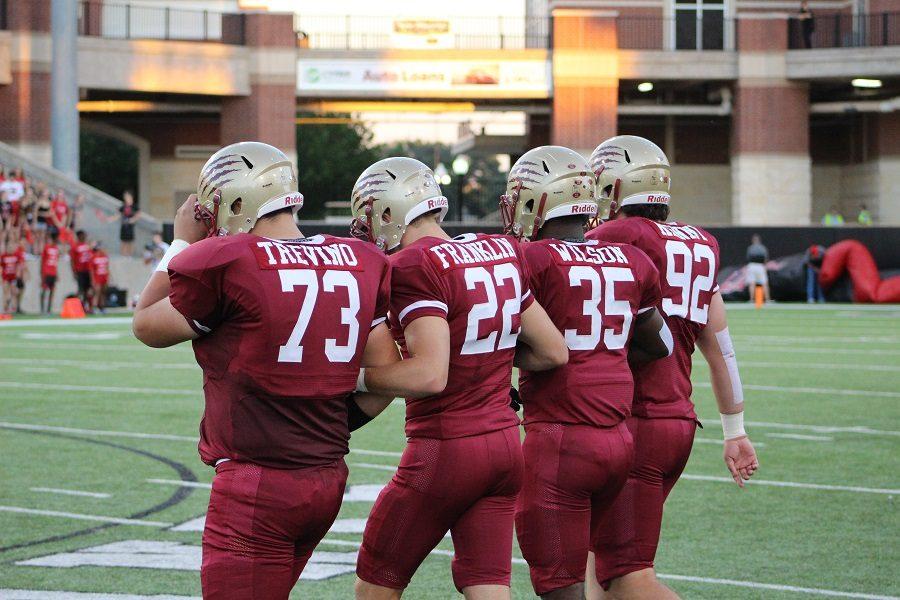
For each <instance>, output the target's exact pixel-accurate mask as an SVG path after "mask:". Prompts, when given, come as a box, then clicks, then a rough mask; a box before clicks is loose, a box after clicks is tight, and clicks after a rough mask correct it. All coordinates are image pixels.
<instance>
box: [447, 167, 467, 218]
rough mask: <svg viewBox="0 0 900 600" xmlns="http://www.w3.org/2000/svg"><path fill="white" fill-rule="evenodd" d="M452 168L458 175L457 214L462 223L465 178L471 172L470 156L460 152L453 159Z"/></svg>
mask: <svg viewBox="0 0 900 600" xmlns="http://www.w3.org/2000/svg"><path fill="white" fill-rule="evenodd" d="M450 168H452V169H453V174H454V175H456V192H457V193H456V216H457V220H458V221H459V222H460V223H461V222H462V220H463V180H464V179H465V177H466V173H468V172H469V157H468V156H466V155H465V154H460V155H459V156H457V157H456V158H454V159H453V164H451V165H450Z"/></svg>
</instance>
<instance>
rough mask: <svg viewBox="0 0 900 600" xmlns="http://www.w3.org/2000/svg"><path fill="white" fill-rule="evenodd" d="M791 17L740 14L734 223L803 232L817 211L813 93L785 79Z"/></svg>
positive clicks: (734, 124)
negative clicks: (811, 123)
mask: <svg viewBox="0 0 900 600" xmlns="http://www.w3.org/2000/svg"><path fill="white" fill-rule="evenodd" d="M788 19H789V16H788V15H787V14H781V13H741V14H739V15H738V18H737V21H736V26H737V40H738V80H737V85H736V91H735V99H734V111H733V115H732V134H733V135H732V149H731V177H732V211H731V214H732V221H733V222H734V224H736V225H766V224H778V225H805V224H808V223H809V221H810V214H811V209H812V190H811V180H812V173H811V165H810V156H809V91H808V88H807V86H806V84H803V83H796V82H792V81H789V80H788V79H787V74H786V67H785V55H786V54H785V53H786V51H787V47H788Z"/></svg>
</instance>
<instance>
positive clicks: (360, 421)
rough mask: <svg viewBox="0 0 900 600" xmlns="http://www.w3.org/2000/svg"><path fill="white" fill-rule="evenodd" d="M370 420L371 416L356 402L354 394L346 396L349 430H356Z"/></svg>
mask: <svg viewBox="0 0 900 600" xmlns="http://www.w3.org/2000/svg"><path fill="white" fill-rule="evenodd" d="M371 420H372V417H370V416H369V415H367V414H366V413H365V412H364V411H363V409H361V408H360V407H359V404H357V403H356V398H355V397H354V395H353V394H350V395H349V396H347V427H349V428H350V431H356V430H357V429H359V428H360V427H362V426H363V425H365V424H366V423H368V422H369V421H371Z"/></svg>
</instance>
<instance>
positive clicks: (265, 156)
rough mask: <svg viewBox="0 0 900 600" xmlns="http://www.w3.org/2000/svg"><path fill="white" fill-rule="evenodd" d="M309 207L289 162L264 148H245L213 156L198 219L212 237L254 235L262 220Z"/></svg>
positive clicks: (203, 177) (201, 188)
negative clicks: (299, 190)
mask: <svg viewBox="0 0 900 600" xmlns="http://www.w3.org/2000/svg"><path fill="white" fill-rule="evenodd" d="M302 206H303V194H301V193H300V192H298V191H297V176H296V175H295V174H294V167H293V165H292V164H291V161H290V160H289V159H288V157H287V156H286V155H285V154H284V152H282V151H281V150H279V149H278V148H275V147H273V146H270V145H268V144H263V143H262V142H239V143H237V144H231V145H230V146H225V147H224V148H222V149H221V150H219V151H218V152H216V153H215V154H213V155H212V156H211V157H210V159H209V160H208V161H206V164H205V165H203V169H202V170H201V171H200V180H199V181H198V182H197V205H196V206H195V211H196V217H197V219H198V220H201V221H203V222H204V223H206V226H207V228H208V229H209V235H210V236H213V235H229V234H234V233H246V232H249V231H250V230H251V229H253V227H254V226H255V225H256V221H257V219H259V218H260V217H262V216H264V215H267V214H269V213H271V212H275V211H276V210H281V209H283V208H291V209H292V210H293V211H294V213H295V214H296V212H297V211H298V210H300V207H302Z"/></svg>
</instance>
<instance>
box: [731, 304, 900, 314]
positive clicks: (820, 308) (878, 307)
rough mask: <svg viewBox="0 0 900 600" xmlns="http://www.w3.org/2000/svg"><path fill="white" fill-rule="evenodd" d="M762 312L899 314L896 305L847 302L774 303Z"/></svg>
mask: <svg viewBox="0 0 900 600" xmlns="http://www.w3.org/2000/svg"><path fill="white" fill-rule="evenodd" d="M725 306H726V308H727V310H729V311H732V310H748V311H752V310H756V306H755V305H754V304H752V303H750V302H728V303H727V304H726V305H725ZM761 310H763V311H779V310H792V311H800V312H831V311H836V310H850V311H854V312H857V311H858V312H895V311H898V312H900V309H898V307H897V305H896V304H853V303H849V302H841V303H836V302H831V303H828V304H801V303H796V304H782V303H781V302H775V303H773V304H768V305H766V306H764V307H763V308H762V309H761Z"/></svg>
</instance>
